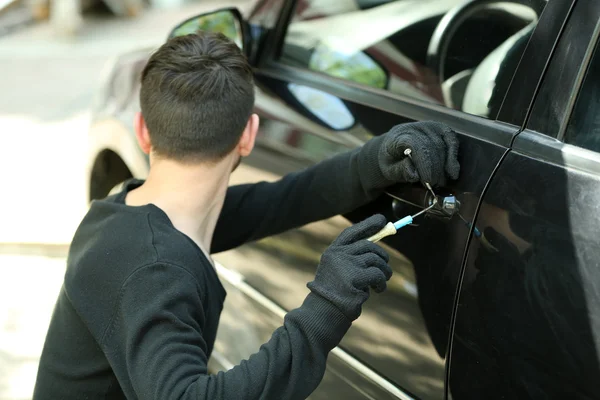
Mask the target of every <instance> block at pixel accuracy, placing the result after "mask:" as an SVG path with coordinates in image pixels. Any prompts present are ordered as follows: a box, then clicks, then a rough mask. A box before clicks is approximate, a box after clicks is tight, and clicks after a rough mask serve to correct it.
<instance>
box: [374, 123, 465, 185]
mask: <svg viewBox="0 0 600 400" xmlns="http://www.w3.org/2000/svg"><path fill="white" fill-rule="evenodd" d="M374 140H377V142H378V143H377V144H378V147H379V151H378V154H377V158H378V165H379V168H380V170H381V173H382V175H383V177H384V178H385V179H386V180H387V181H389V182H392V183H400V182H419V181H420V180H422V181H424V182H428V183H430V184H431V185H433V186H444V185H445V184H446V180H447V178H450V179H457V178H458V174H459V172H460V165H459V163H458V159H457V155H458V138H457V136H456V133H455V132H454V131H453V130H452V128H450V127H449V126H447V125H444V124H441V123H438V122H415V123H410V124H401V125H396V126H394V127H393V128H392V129H390V131H389V132H387V133H386V134H384V135H382V136H381V138H377V139H374ZM365 147H367V146H366V145H365ZM369 147H371V146H369ZM406 149H411V156H412V160H411V159H410V158H409V157H407V156H406V154H404V151H405V150H406ZM371 151H372V150H371ZM415 167H416V168H415Z"/></svg>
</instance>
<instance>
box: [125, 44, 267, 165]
mask: <svg viewBox="0 0 600 400" xmlns="http://www.w3.org/2000/svg"><path fill="white" fill-rule="evenodd" d="M140 104H141V109H142V112H141V114H138V116H137V117H136V121H135V130H136V134H137V137H138V141H139V143H140V146H141V147H142V149H143V150H144V151H145V152H146V153H150V152H152V155H154V156H156V157H160V158H167V159H171V160H174V161H179V162H183V163H198V162H217V161H220V160H222V159H223V158H225V157H227V156H228V155H231V154H233V156H234V157H236V158H239V157H243V156H246V155H248V154H249V153H250V151H251V150H252V147H253V146H254V138H255V137H256V131H257V130H258V116H256V115H255V114H252V108H253V106H254V81H253V77H252V70H251V68H250V66H249V64H248V62H247V60H246V58H245V56H244V55H243V54H242V52H241V50H240V49H239V48H238V47H237V45H236V44H235V43H233V42H232V41H230V40H229V39H227V38H226V37H225V36H224V35H222V34H220V33H212V32H199V33H198V34H194V35H187V36H180V37H175V38H173V39H170V40H169V41H168V42H167V43H165V44H164V45H163V46H161V47H160V49H158V50H157V51H156V52H155V53H154V54H153V55H152V57H150V60H149V61H148V64H147V65H146V67H145V68H144V71H143V73H142V88H141V93H140Z"/></svg>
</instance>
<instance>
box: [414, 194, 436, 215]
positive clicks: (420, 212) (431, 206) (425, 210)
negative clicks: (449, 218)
mask: <svg viewBox="0 0 600 400" xmlns="http://www.w3.org/2000/svg"><path fill="white" fill-rule="evenodd" d="M436 204H437V198H435V197H434V198H433V203H432V204H431V205H430V206H429V207H427V208H424V209H422V210H421V211H419V212H418V213H416V214H415V215H413V216H412V218H413V219H415V218H417V217H418V216H419V215H421V214H424V213H426V212H427V211H429V210H431V209H432V208H433V207H435V205H436Z"/></svg>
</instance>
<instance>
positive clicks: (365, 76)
mask: <svg viewBox="0 0 600 400" xmlns="http://www.w3.org/2000/svg"><path fill="white" fill-rule="evenodd" d="M309 68H310V69H312V70H314V71H319V72H322V73H324V74H328V75H331V76H335V77H337V78H341V79H347V80H349V81H353V82H356V83H360V84H363V85H368V86H371V87H375V88H378V89H385V88H386V86H387V75H386V73H385V71H384V70H383V68H382V67H381V66H380V65H379V64H377V63H376V62H375V61H373V59H372V58H371V57H369V56H368V55H367V54H366V53H364V52H362V51H356V52H354V53H352V54H347V53H342V52H339V51H335V50H333V49H331V48H330V47H328V46H323V45H321V46H317V48H315V50H314V52H313V54H312V56H311V58H310V62H309Z"/></svg>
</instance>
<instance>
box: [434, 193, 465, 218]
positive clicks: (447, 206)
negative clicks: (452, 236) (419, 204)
mask: <svg viewBox="0 0 600 400" xmlns="http://www.w3.org/2000/svg"><path fill="white" fill-rule="evenodd" d="M436 198H437V202H436V204H435V205H434V201H433V195H432V194H431V193H427V198H426V205H427V207H429V206H431V205H433V207H432V208H431V210H429V211H428V213H429V214H430V215H435V216H438V217H442V218H452V217H453V216H454V214H456V213H458V212H459V211H460V201H458V199H457V198H456V196H454V195H452V194H450V195H447V196H441V195H436Z"/></svg>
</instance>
